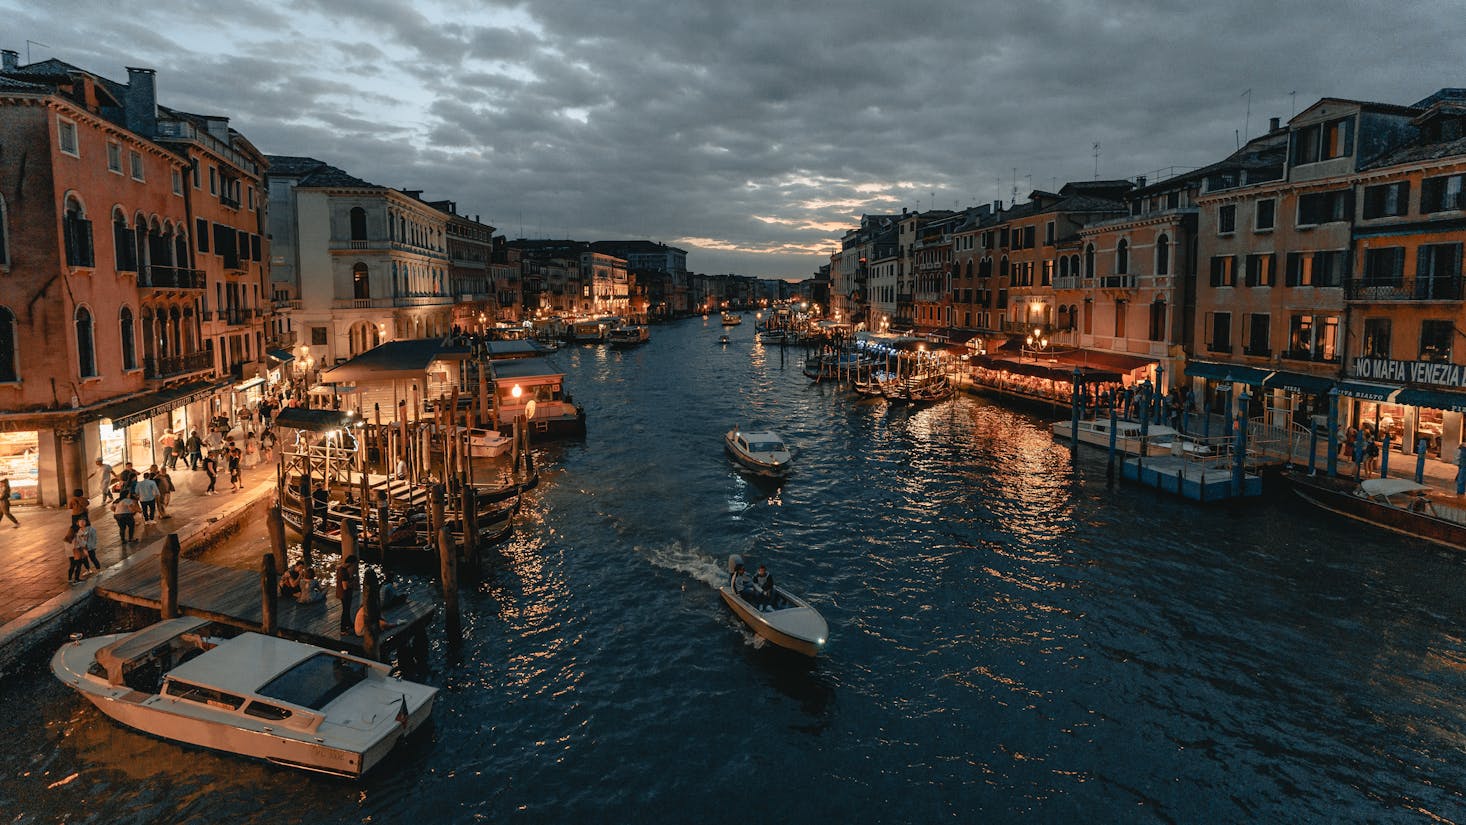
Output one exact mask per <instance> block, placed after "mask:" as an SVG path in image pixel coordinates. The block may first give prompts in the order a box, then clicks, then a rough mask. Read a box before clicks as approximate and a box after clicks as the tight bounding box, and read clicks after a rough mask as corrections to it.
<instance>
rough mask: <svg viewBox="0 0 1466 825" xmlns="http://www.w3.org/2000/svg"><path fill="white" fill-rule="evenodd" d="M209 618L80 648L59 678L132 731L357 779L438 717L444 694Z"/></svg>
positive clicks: (363, 662)
mask: <svg viewBox="0 0 1466 825" xmlns="http://www.w3.org/2000/svg"><path fill="white" fill-rule="evenodd" d="M216 632H218V630H217V629H216V628H214V626H213V625H211V624H210V623H209V622H207V621H205V620H203V619H197V618H191V617H190V618H181V619H169V620H166V621H162V622H159V623H157V624H154V625H151V626H149V627H146V628H143V629H142V630H139V631H137V632H135V633H114V634H109V635H105V636H97V637H93V638H90V639H79V638H77V639H75V640H74V641H72V642H70V643H68V644H66V645H64V646H62V647H61V649H59V650H57V651H56V654H55V655H54V656H52V657H51V671H52V672H53V673H54V674H55V675H56V678H58V679H60V680H61V681H62V683H64V684H65V685H67V686H68V687H71V688H73V689H74V690H76V691H77V692H78V693H80V694H82V695H83V696H85V697H86V698H87V700H88V701H90V702H91V703H92V704H94V705H96V706H97V708H98V709H99V710H101V711H102V712H103V713H105V714H106V715H107V716H110V717H111V718H112V719H114V720H115V721H117V722H120V723H122V724H124V725H127V726H128V727H131V728H136V729H137V730H140V731H143V732H144V733H149V734H152V735H154V736H158V737H161V738H164V739H169V740H172V741H175V742H182V743H184V744H188V745H196V746H199V747H204V748H211V749H213V750H218V751H224V752H227V753H235V754H239V755H241V756H249V757H253V758H257V759H264V760H266V761H269V762H273V763H275V764H279V765H285V766H288V767H293V768H300V769H302V770H307V771H315V772H318V773H326V774H332V775H335V776H343V777H348V778H358V777H360V776H362V775H363V774H365V773H366V772H367V771H369V770H371V769H372V767H373V766H375V765H377V764H378V763H380V762H381V761H382V759H383V757H385V756H386V755H387V753H388V752H389V751H390V750H391V749H392V748H393V747H394V746H396V745H397V744H398V743H399V742H401V741H402V740H403V739H405V738H406V737H407V736H408V735H409V734H411V733H412V732H413V731H414V730H416V729H417V728H418V727H420V726H421V725H422V724H423V722H425V721H427V719H428V717H429V716H430V715H431V714H432V709H433V699H434V697H435V696H436V695H437V692H438V691H437V689H436V688H433V687H429V686H427V685H422V684H418V683H415V682H408V681H404V680H401V679H397V678H395V677H393V676H392V675H391V669H390V668H389V667H388V666H387V665H384V664H381V663H378V662H373V661H370V660H367V659H363V658H360V657H356V656H351V655H349V654H345V653H335V652H332V651H329V650H324V649H322V648H318V647H315V646H313V645H308V644H303V643H301V642H293V641H289V640H287V639H281V638H277V637H274V636H264V635H261V634H258V633H241V634H239V635H237V636H234V637H233V638H224V637H222V636H219V635H213V634H214V633H216Z"/></svg>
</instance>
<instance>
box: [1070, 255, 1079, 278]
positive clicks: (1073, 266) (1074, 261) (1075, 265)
mask: <svg viewBox="0 0 1466 825" xmlns="http://www.w3.org/2000/svg"><path fill="white" fill-rule="evenodd" d="M1069 274H1070V275H1073V276H1074V277H1076V278H1078V277H1079V256H1078V255H1070V256H1069Z"/></svg>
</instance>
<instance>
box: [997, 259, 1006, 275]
mask: <svg viewBox="0 0 1466 825" xmlns="http://www.w3.org/2000/svg"><path fill="white" fill-rule="evenodd" d="M998 277H999V278H1006V277H1008V256H1007V255H1004V256H1003V258H1002V260H1000V261H998Z"/></svg>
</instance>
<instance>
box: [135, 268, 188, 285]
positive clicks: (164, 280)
mask: <svg viewBox="0 0 1466 825" xmlns="http://www.w3.org/2000/svg"><path fill="white" fill-rule="evenodd" d="M137 285H138V286H139V287H142V288H144V289H203V288H204V273H203V271H202V270H199V269H185V268H183V267H178V266H144V267H142V268H141V269H140V271H139V272H138V273H137Z"/></svg>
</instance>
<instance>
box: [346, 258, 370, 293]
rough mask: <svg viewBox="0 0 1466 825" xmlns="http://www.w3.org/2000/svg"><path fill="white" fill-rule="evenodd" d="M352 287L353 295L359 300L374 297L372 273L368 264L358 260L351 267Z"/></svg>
mask: <svg viewBox="0 0 1466 825" xmlns="http://www.w3.org/2000/svg"><path fill="white" fill-rule="evenodd" d="M351 288H352V295H353V296H354V297H355V298H357V300H365V299H367V298H370V297H372V283H371V273H370V272H369V271H368V270H367V265H366V264H364V263H361V262H358V263H357V264H356V266H353V267H352V268H351Z"/></svg>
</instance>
